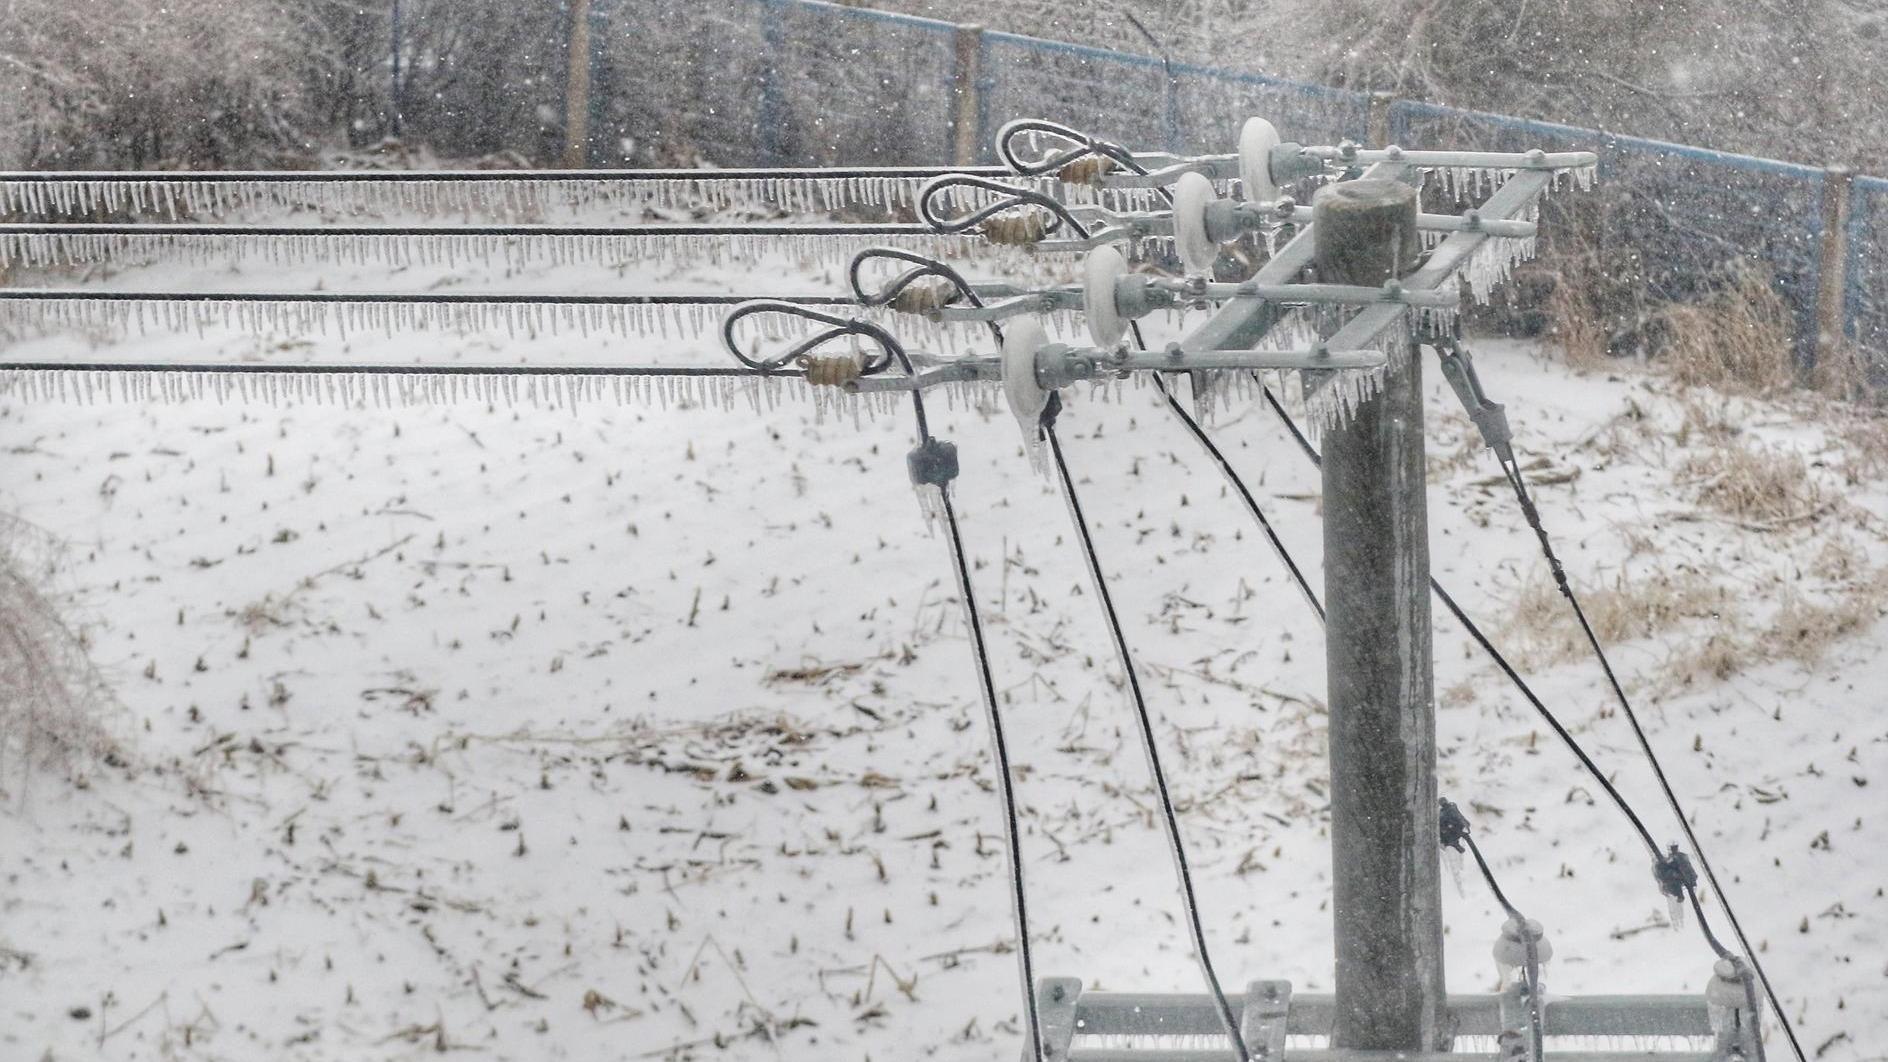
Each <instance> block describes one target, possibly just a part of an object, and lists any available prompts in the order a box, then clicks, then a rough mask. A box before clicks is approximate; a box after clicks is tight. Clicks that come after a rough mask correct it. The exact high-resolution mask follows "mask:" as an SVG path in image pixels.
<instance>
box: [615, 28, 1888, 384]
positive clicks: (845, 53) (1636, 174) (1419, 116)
mask: <svg viewBox="0 0 1888 1062" xmlns="http://www.w3.org/2000/svg"><path fill="white" fill-rule="evenodd" d="M610 22H611V25H610V27H609V29H608V30H607V31H606V35H607V36H608V37H609V39H610V40H611V41H612V42H613V46H609V47H606V49H605V55H606V56H607V57H611V58H610V61H611V62H614V63H618V64H620V63H625V62H630V63H633V64H634V69H633V70H627V69H624V70H618V71H617V76H616V78H615V82H616V83H617V84H619V85H620V84H627V83H628V82H629V81H630V80H632V79H633V81H634V82H635V83H636V86H637V88H636V92H635V99H634V100H633V101H629V100H616V101H605V103H604V104H603V107H604V109H605V110H610V109H611V108H614V112H613V113H614V118H615V120H616V121H617V122H618V123H619V124H624V123H628V124H630V125H634V124H635V123H637V122H638V121H639V120H640V121H641V122H642V123H643V124H642V125H641V126H640V128H643V129H645V130H649V129H653V130H656V131H658V133H659V135H660V136H661V137H662V138H663V139H664V140H666V141H670V142H676V143H685V144H687V145H689V146H690V147H691V148H692V149H693V150H695V151H698V152H700V153H701V155H702V156H704V157H705V158H706V159H708V160H710V161H714V162H721V163H726V164H743V165H753V164H759V165H773V166H805V165H869V164H885V163H947V162H955V163H959V164H971V163H987V162H992V161H994V159H993V157H992V151H991V146H990V145H991V138H992V136H993V134H994V133H995V130H996V128H997V126H998V125H1000V124H1001V123H1002V122H1003V121H1004V120H1007V119H1009V118H1012V117H1023V116H1030V117H1042V118H1048V119H1051V120H1054V121H1058V122H1064V123H1067V124H1069V125H1073V126H1076V127H1078V128H1081V129H1085V130H1088V131H1091V132H1093V133H1096V134H1098V135H1101V136H1104V137H1108V138H1110V139H1114V140H1118V141H1120V142H1122V143H1125V144H1128V145H1130V146H1132V147H1136V148H1165V149H1168V150H1172V151H1177V152H1188V153H1205V152H1227V151H1231V150H1233V146H1234V145H1235V143H1236V142H1237V137H1238V130H1239V125H1240V123H1241V122H1243V121H1244V119H1245V118H1246V117H1247V116H1249V115H1255V114H1256V115H1262V116H1264V117H1266V118H1269V119H1271V120H1272V121H1273V122H1274V123H1275V124H1276V125H1277V126H1278V127H1279V130H1280V132H1281V133H1283V134H1284V135H1285V136H1286V137H1287V138H1288V139H1297V140H1300V141H1303V142H1307V143H1313V142H1315V143H1332V142H1336V141H1339V140H1343V139H1347V138H1348V139H1355V140H1371V139H1376V138H1375V137H1373V136H1371V133H1372V131H1373V129H1372V125H1373V120H1374V121H1375V122H1376V123H1377V125H1376V129H1377V131H1378V132H1380V133H1381V134H1383V135H1387V137H1388V138H1389V140H1390V141H1392V142H1397V143H1405V144H1411V145H1417V144H1444V143H1446V144H1448V145H1449V146H1451V147H1461V148H1485V149H1489V150H1505V151H1514V150H1525V149H1527V148H1532V147H1541V148H1545V149H1548V150H1589V151H1595V152H1598V153H1599V155H1600V160H1601V162H1600V176H1601V184H1600V190H1599V191H1598V193H1597V195H1598V196H1599V197H1601V199H1602V201H1603V207H1604V209H1603V210H1602V211H1601V216H1602V225H1603V228H1604V232H1603V238H1604V239H1605V240H1606V241H1607V242H1608V243H1609V244H1610V245H1611V246H1612V247H1613V248H1614V249H1620V248H1624V249H1625V250H1626V251H1627V252H1628V255H1627V257H1628V258H1629V259H1630V262H1631V266H1630V268H1631V270H1632V275H1631V276H1630V278H1629V279H1631V280H1632V281H1633V282H1634V283H1636V284H1638V285H1640V286H1641V287H1642V289H1643V291H1644V292H1645V294H1646V295H1648V296H1650V297H1652V298H1655V299H1685V298H1688V297H1693V296H1697V295H1699V294H1702V293H1704V291H1705V290H1707V289H1708V287H1709V286H1710V285H1711V284H1712V283H1714V281H1716V280H1717V279H1719V278H1722V277H1723V276H1724V274H1725V271H1726V269H1727V268H1730V267H1735V266H1738V265H1748V266H1751V267H1755V268H1759V269H1761V270H1763V271H1764V272H1765V273H1766V275H1767V276H1769V277H1770V278H1771V280H1772V283H1773V284H1774V286H1775V289H1776V291H1777V294H1778V295H1779V296H1780V297H1781V298H1782V299H1783V301H1784V303H1785V304H1786V305H1787V307H1788V308H1789V311H1790V313H1791V314H1792V315H1793V316H1794V318H1795V322H1796V335H1797V353H1798V357H1799V360H1800V361H1802V362H1803V363H1804V364H1808V363H1809V362H1810V361H1811V360H1813V358H1814V357H1815V354H1816V351H1817V349H1818V337H1819V334H1820V333H1823V332H1825V331H1826V332H1827V333H1828V335H1827V336H1825V337H1824V341H1825V342H1828V341H1840V340H1842V339H1844V338H1846V339H1847V340H1848V341H1850V342H1853V343H1854V344H1856V345H1857V346H1858V347H1859V348H1860V349H1862V350H1863V351H1864V353H1865V354H1867V355H1868V357H1869V359H1870V362H1871V364H1873V365H1874V366H1876V368H1877V370H1878V371H1879V370H1880V369H1881V368H1883V367H1888V275H1884V272H1883V268H1884V267H1883V264H1882V263H1883V262H1884V261H1888V258H1885V256H1884V252H1888V245H1885V244H1888V213H1885V212H1888V180H1881V179H1878V178H1872V177H1863V178H1856V179H1854V180H1853V181H1849V180H1830V179H1826V175H1825V172H1824V171H1822V170H1819V169H1816V168H1814V167H1810V166H1802V165H1796V164H1792V163H1785V162H1776V161H1772V160H1769V159H1761V158H1753V157H1750V156H1744V155H1732V154H1727V153H1723V152H1716V151H1709V150H1706V149H1703V148H1696V147H1688V146H1685V145H1682V144H1670V143H1664V142H1661V141H1655V140H1647V139H1642V138H1638V137H1630V136H1621V135H1618V134H1613V133H1607V132H1603V131H1600V130H1594V129H1583V128H1578V127H1575V126H1567V125H1560V124H1555V123H1550V122H1538V121H1530V120H1525V119H1519V118H1512V117H1507V116H1503V115H1496V114H1485V113H1480V112H1475V111H1466V110H1460V109H1456V108H1450V107H1442V106H1437V105H1434V104H1427V103H1421V102H1416V101H1409V100H1399V101H1394V102H1388V101H1383V102H1380V103H1379V104H1378V108H1379V109H1378V110H1377V111H1375V112H1373V109H1372V100H1371V98H1370V97H1369V96H1368V95H1366V94H1364V93H1358V92H1351V91H1346V90H1342V89H1333V88H1329V87H1325V86H1320V85H1311V84H1302V83H1297V82H1291V81H1285V80H1283V79H1279V78H1271V77H1266V76H1263V75H1257V74H1250V73H1240V72H1236V71H1231V70H1224V69H1216V68H1211V67H1202V66H1195V65H1189V64H1184V63H1172V64H1169V63H1166V62H1163V61H1162V60H1161V59H1158V58H1151V57H1148V56H1142V55H1132V54H1128V53H1125V52H1118V51H1110V50H1106V49H1101V48H1092V47H1087V46H1083V45H1076V44H1068V43H1062V42H1057V41H1047V40H1039V39H1036V38H1032V37H1023V36H1019V35H1016V34H1010V33H997V32H985V31H983V30H981V29H979V28H977V27H974V26H961V25H957V24H953V23H949V22H942V21H937V20H934V19H925V18H918V17H914V16H908V15H899V14H891V13H887V12H881V11H875V10H869V9H864V8H855V7H848V6H842V5H840V4H834V3H827V2H823V0H731V2H730V3H727V4H724V5H687V6H684V5H679V4H676V5H671V4H667V3H651V4H627V5H613V10H612V12H611V18H610ZM678 23H679V24H680V26H681V27H682V28H683V32H680V33H678V32H677V27H678ZM677 39H683V40H686V41H687V42H688V43H687V44H686V45H685V46H683V47H679V48H673V49H669V50H667V51H660V50H652V49H649V48H648V47H647V42H648V41H652V40H671V41H672V40H677ZM652 51H653V52H654V54H651V52H652ZM1832 195H1833V196H1837V197H1841V199H1842V200H1843V201H1841V202H1831V201H1830V197H1831V196H1832ZM1831 219H1833V220H1834V221H1835V222H1836V229H1835V230H1834V231H1833V232H1826V231H1825V228H1826V225H1827V223H1828V222H1829V221H1830V220H1831ZM1831 236H1833V237H1835V238H1828V237H1831Z"/></svg>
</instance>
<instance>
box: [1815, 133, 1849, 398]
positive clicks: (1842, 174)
mask: <svg viewBox="0 0 1888 1062" xmlns="http://www.w3.org/2000/svg"><path fill="white" fill-rule="evenodd" d="M1854 182H1855V171H1853V170H1851V169H1849V168H1848V167H1847V166H1831V167H1829V168H1828V169H1826V170H1824V171H1823V172H1822V248H1821V252H1820V257H1819V263H1818V266H1817V270H1816V346H1815V357H1816V362H1817V363H1819V364H1826V363H1827V362H1828V361H1829V359H1831V358H1833V357H1834V356H1835V354H1836V351H1837V349H1838V348H1839V347H1840V346H1841V345H1842V342H1843V340H1844V338H1845V336H1846V334H1847V331H1848V330H1847V328H1846V327H1845V318H1846V316H1847V314H1846V312H1845V306H1844V303H1845V301H1846V299H1847V295H1848V288H1849V190H1850V188H1851V186H1852V185H1853V184H1854ZM1812 367H1813V366H1812Z"/></svg>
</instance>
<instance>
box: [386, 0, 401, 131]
mask: <svg viewBox="0 0 1888 1062" xmlns="http://www.w3.org/2000/svg"><path fill="white" fill-rule="evenodd" d="M387 23H388V25H387V38H388V40H387V50H388V54H389V55H390V56H391V58H392V60H393V67H392V70H391V72H390V73H389V74H388V75H387V108H388V110H389V111H391V112H392V125H393V135H394V136H396V137H397V136H399V135H400V134H401V128H400V124H401V123H400V0H393V9H392V11H390V12H389V13H388V18H387Z"/></svg>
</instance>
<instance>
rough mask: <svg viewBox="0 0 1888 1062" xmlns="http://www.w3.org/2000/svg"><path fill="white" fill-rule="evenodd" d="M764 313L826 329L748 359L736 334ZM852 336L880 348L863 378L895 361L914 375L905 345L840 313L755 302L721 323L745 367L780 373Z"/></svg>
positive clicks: (867, 360)
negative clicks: (742, 324)
mask: <svg viewBox="0 0 1888 1062" xmlns="http://www.w3.org/2000/svg"><path fill="white" fill-rule="evenodd" d="M761 314H777V315H779V316H782V317H790V318H798V319H801V320H806V321H812V322H813V323H815V324H818V325H823V326H825V327H824V328H822V329H821V330H820V331H818V332H816V333H814V334H813V335H810V336H808V337H806V338H804V339H801V340H800V341H798V342H796V343H794V344H793V345H792V346H790V347H788V348H787V349H786V350H784V351H782V352H781V353H778V354H775V355H773V356H772V357H767V358H760V359H755V358H753V357H750V356H748V354H747V352H746V351H744V350H742V349H741V342H740V340H739V338H738V337H737V336H736V335H735V331H736V329H737V327H738V326H739V325H740V324H741V322H742V321H745V320H747V319H748V318H750V317H755V316H759V315H761ZM848 336H856V337H860V338H864V339H868V340H870V341H871V342H872V343H873V345H874V346H876V347H877V348H878V352H877V353H876V354H873V355H868V356H867V357H866V358H865V360H864V361H863V362H862V363H861V364H860V367H859V371H860V374H861V375H864V376H873V375H876V374H878V373H881V372H884V371H885V370H886V369H887V368H889V367H890V366H891V364H892V362H893V361H894V360H896V361H897V362H899V363H900V364H901V365H903V366H904V367H905V371H906V373H907V374H911V359H910V357H909V356H908V355H906V353H905V349H904V346H903V345H902V344H900V343H899V342H898V339H897V337H896V336H893V335H892V334H891V333H890V332H887V331H886V330H885V329H883V328H880V327H879V326H878V325H875V324H873V323H872V322H870V321H862V320H860V319H859V318H856V317H840V316H838V315H837V314H830V313H825V312H823V311H821V310H816V309H813V308H812V307H810V306H802V305H800V304H798V303H792V302H782V301H780V300H778V299H752V300H749V301H747V302H744V303H742V304H740V305H739V306H736V307H735V308H734V309H733V310H730V311H729V312H728V315H727V317H725V318H723V319H722V322H721V342H722V344H723V345H724V346H726V347H727V350H728V353H730V354H732V355H734V357H735V358H736V359H737V360H739V361H740V363H741V364H743V365H745V366H747V367H748V368H749V369H757V370H760V371H763V372H768V371H774V370H779V369H783V368H785V367H786V366H788V365H793V364H796V363H798V362H799V361H800V360H801V359H802V358H804V357H806V356H807V355H809V354H811V353H812V352H813V351H815V350H817V349H818V348H820V347H823V346H826V345H827V344H829V343H832V342H834V341H836V340H839V339H844V338H846V337H848ZM912 397H913V398H914V399H917V400H918V401H917V407H918V421H919V424H920V426H922V424H923V421H924V402H923V400H922V399H921V398H919V396H918V392H917V391H915V390H914V391H913V392H912Z"/></svg>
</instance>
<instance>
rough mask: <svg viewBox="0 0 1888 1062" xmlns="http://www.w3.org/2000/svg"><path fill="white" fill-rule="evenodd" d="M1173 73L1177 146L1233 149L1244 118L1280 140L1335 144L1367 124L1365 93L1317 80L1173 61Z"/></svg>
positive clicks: (1200, 150)
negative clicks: (1267, 125)
mask: <svg viewBox="0 0 1888 1062" xmlns="http://www.w3.org/2000/svg"><path fill="white" fill-rule="evenodd" d="M1175 69H1176V71H1177V72H1178V74H1179V83H1180V99H1181V101H1182V105H1181V106H1180V108H1179V112H1180V118H1181V137H1180V142H1181V148H1182V150H1183V151H1185V152H1188V153H1193V154H1212V155H1219V154H1229V153H1231V152H1234V151H1237V150H1239V129H1240V127H1241V126H1242V125H1244V124H1245V120H1246V119H1247V118H1265V119H1267V120H1269V121H1270V122H1271V123H1272V124H1273V125H1275V126H1277V127H1278V131H1279V135H1280V136H1282V137H1283V138H1284V139H1286V140H1295V141H1298V142H1299V143H1302V144H1335V143H1337V142H1339V141H1341V140H1359V141H1361V140H1363V139H1364V137H1365V135H1366V134H1367V132H1368V129H1369V123H1370V98H1369V97H1368V96H1366V95H1364V94H1362V93H1358V92H1347V91H1345V90H1343V89H1333V88H1325V87H1324V86H1322V85H1301V84H1298V83H1297V82H1293V81H1284V80H1281V79H1279V78H1274V77H1266V76H1264V75H1262V74H1241V73H1236V72H1234V71H1230V70H1218V69H1213V68H1210V67H1196V66H1186V65H1178V64H1177V65H1176V67H1175Z"/></svg>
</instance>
